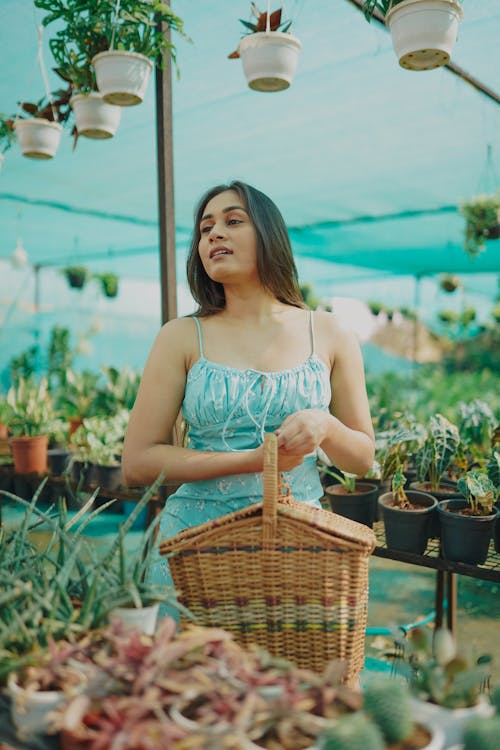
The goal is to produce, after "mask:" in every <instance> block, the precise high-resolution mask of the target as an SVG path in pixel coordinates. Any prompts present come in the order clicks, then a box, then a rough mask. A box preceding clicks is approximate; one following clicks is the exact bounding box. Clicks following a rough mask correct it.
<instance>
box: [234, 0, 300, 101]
mask: <svg viewBox="0 0 500 750" xmlns="http://www.w3.org/2000/svg"><path fill="white" fill-rule="evenodd" d="M251 13H252V17H253V18H254V19H255V20H253V21H244V20H243V19H240V21H241V23H242V24H243V26H244V27H245V30H246V34H245V36H243V38H242V39H241V40H240V43H239V45H238V48H237V49H236V50H235V51H234V52H231V54H230V55H228V57H229V58H230V59H231V60H232V59H235V58H241V62H242V63H243V72H244V74H245V76H246V79H247V82H248V85H249V87H250V88H251V89H254V91H282V90H283V89H287V88H288V87H289V86H290V84H291V82H292V80H293V77H294V75H295V69H296V67H297V59H298V56H299V52H300V49H301V47H302V45H301V43H300V41H299V40H298V39H297V37H295V36H292V34H290V31H289V29H290V26H291V23H292V22H291V21H290V20H286V21H283V20H282V8H278V10H275V11H273V12H272V13H271V12H270V10H269V7H268V11H267V12H263V13H262V12H261V11H260V10H259V9H258V8H257V6H256V5H255V3H253V2H252V3H251Z"/></svg>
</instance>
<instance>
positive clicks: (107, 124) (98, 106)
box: [69, 92, 122, 139]
mask: <svg viewBox="0 0 500 750" xmlns="http://www.w3.org/2000/svg"><path fill="white" fill-rule="evenodd" d="M69 103H70V104H71V108H72V110H73V112H74V115H75V124H76V129H77V130H78V134H79V135H84V136H85V137H86V138H95V139H103V138H112V137H113V136H114V134H115V133H116V131H117V128H118V125H119V124H120V119H121V116H122V108H121V107H117V106H115V105H114V104H108V103H107V102H105V101H104V99H103V98H102V94H101V93H95V92H93V93H91V94H74V95H73V96H72V97H71V99H70V101H69Z"/></svg>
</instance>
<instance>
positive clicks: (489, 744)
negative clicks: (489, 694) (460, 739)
mask: <svg viewBox="0 0 500 750" xmlns="http://www.w3.org/2000/svg"><path fill="white" fill-rule="evenodd" d="M499 737H500V716H491V717H487V718H483V717H479V716H475V717H473V718H472V719H471V720H470V721H469V722H467V724H466V726H465V728H464V744H463V750H497V749H498V739H499Z"/></svg>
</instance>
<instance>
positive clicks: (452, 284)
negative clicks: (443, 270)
mask: <svg viewBox="0 0 500 750" xmlns="http://www.w3.org/2000/svg"><path fill="white" fill-rule="evenodd" d="M439 286H440V287H441V289H442V290H443V292H448V294H451V293H452V292H454V291H455V290H456V289H458V288H459V287H460V286H461V282H460V279H459V278H458V276H457V275H456V274H454V273H448V274H445V275H444V276H442V277H441V280H440V282H439Z"/></svg>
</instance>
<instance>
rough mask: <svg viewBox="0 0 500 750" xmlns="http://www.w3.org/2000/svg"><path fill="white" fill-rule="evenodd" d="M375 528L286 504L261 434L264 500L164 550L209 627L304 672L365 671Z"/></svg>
mask: <svg viewBox="0 0 500 750" xmlns="http://www.w3.org/2000/svg"><path fill="white" fill-rule="evenodd" d="M374 547H375V536H374V534H373V532H372V530H371V529H369V528H368V527H367V526H364V525H362V524H359V523H356V522H355V521H350V520H349V519H347V518H344V517H343V516H338V515H336V514H335V513H332V512H330V511H327V510H322V509H320V508H314V507H312V506H309V505H306V504H305V503H301V502H298V501H296V500H294V499H293V498H290V497H286V498H283V496H282V490H281V485H280V481H279V475H278V471H277V439H276V437H275V436H274V435H272V434H269V435H266V436H265V442H264V477H263V502H262V503H257V504H254V505H250V506H248V507H247V508H243V509H242V510H238V511H235V512H234V513H229V514H227V515H225V516H221V517H220V518H217V519H215V520H213V521H208V522H207V523H204V524H201V525H199V526H195V527H192V528H189V529H185V530H184V531H181V532H180V533H178V534H176V535H175V536H174V537H172V538H171V539H167V540H165V541H163V542H161V543H160V553H161V554H162V555H168V556H169V566H170V570H171V573H172V578H173V581H174V584H175V587H176V589H177V590H178V591H179V592H180V597H179V598H180V601H181V602H182V603H183V604H184V606H186V607H187V608H188V609H189V610H190V611H191V612H192V613H193V614H194V615H195V617H196V618H197V620H198V622H200V623H201V624H203V625H209V626H217V627H222V628H225V629H226V630H229V631H231V632H232V633H233V634H234V637H235V638H236V640H237V641H238V642H239V643H241V644H243V645H249V644H251V643H256V644H258V645H260V646H263V647H264V648H266V649H267V650H268V651H270V652H271V653H272V654H274V655H276V656H284V657H286V658H287V659H291V660H292V661H294V662H295V663H296V664H297V665H298V666H300V667H306V668H309V669H313V670H315V671H317V672H321V671H322V670H323V669H324V667H325V665H326V664H327V663H328V662H329V661H330V660H331V659H343V660H345V662H346V664H347V673H346V677H345V679H346V680H349V679H351V678H352V677H355V676H356V675H357V674H358V673H359V672H360V671H361V669H362V667H363V663H364V645H365V628H366V616H367V605H368V557H369V555H370V554H371V553H372V552H373V549H374Z"/></svg>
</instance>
